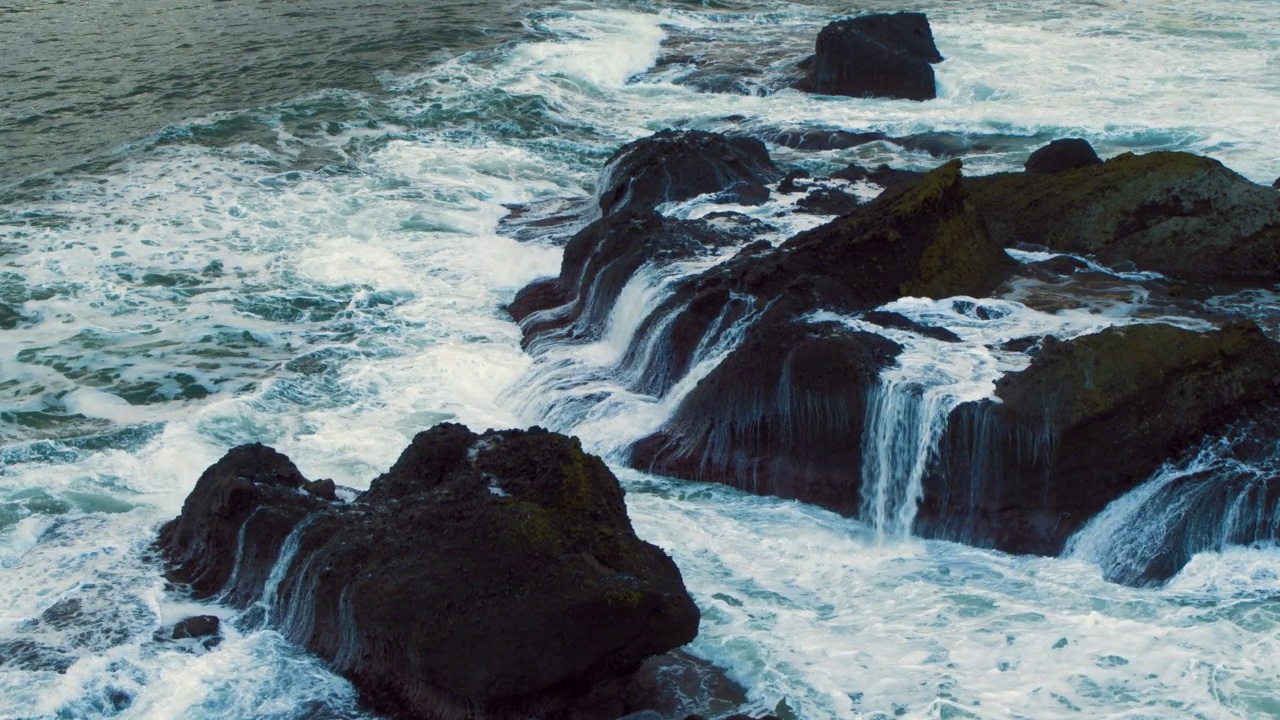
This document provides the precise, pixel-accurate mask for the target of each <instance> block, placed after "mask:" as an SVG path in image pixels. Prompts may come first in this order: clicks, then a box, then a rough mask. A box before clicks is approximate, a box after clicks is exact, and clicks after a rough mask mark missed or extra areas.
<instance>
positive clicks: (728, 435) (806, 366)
mask: <svg viewBox="0 0 1280 720" xmlns="http://www.w3.org/2000/svg"><path fill="white" fill-rule="evenodd" d="M898 350H899V348H898V346H897V345H895V344H894V343H893V342H891V341H889V340H887V339H885V338H883V337H881V336H879V335H873V334H870V333H860V332H854V331H851V330H849V329H847V328H845V327H844V326H843V325H840V324H838V323H832V322H826V323H809V322H804V321H800V320H797V319H795V318H793V317H791V313H790V312H789V311H788V310H785V309H782V308H779V309H777V310H775V311H773V312H772V313H770V314H769V315H768V316H766V317H765V318H763V319H762V320H761V321H760V322H759V323H758V324H757V325H756V326H755V327H753V328H752V332H751V333H750V335H749V337H748V338H747V340H746V341H745V342H744V343H743V344H742V345H741V346H740V347H739V348H738V349H737V350H736V351H735V352H733V354H731V355H730V356H729V357H728V358H726V359H725V360H724V362H723V363H721V364H720V366H718V367H717V368H716V369H715V371H713V372H712V373H711V374H710V375H709V376H708V377H706V378H705V379H703V380H702V382H700V383H698V385H697V387H696V388H694V390H693V391H692V392H691V393H690V394H689V396H688V397H687V398H685V400H684V402H683V403H682V404H681V406H680V409H679V410H678V411H677V412H676V415H675V417H674V418H673V419H672V421H671V422H669V423H668V424H667V425H666V426H665V427H664V428H663V429H662V430H661V431H660V432H658V433H655V434H654V435H651V436H649V437H647V438H645V439H643V440H641V441H640V442H639V443H637V444H636V445H635V447H634V448H633V449H632V457H631V464H632V465H633V466H635V467H637V468H641V469H645V470H649V471H654V472H659V473H662V474H665V475H672V476H676V477H683V478H688V479H692V480H701V481H707V482H719V483H724V484H726V485H732V486H734V487H737V488H740V489H744V490H747V491H749V492H753V493H757V494H761V495H774V496H777V497H783V498H797V499H800V500H804V501H806V502H812V503H816V504H819V505H822V506H823V507H827V508H831V509H834V510H837V511H843V512H854V511H856V510H857V506H858V490H859V481H858V477H857V473H856V471H855V472H853V473H851V472H850V468H855V469H856V468H858V467H860V466H861V444H860V441H861V437H862V421H863V417H864V415H865V408H866V396H867V392H868V390H869V389H870V388H871V387H872V386H873V385H874V383H875V381H876V378H877V377H878V376H879V373H880V370H881V369H883V368H884V367H886V366H887V365H889V364H891V363H892V362H893V358H894V357H895V356H896V355H897V353H898Z"/></svg>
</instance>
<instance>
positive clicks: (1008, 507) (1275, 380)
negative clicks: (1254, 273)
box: [919, 323, 1280, 555]
mask: <svg viewBox="0 0 1280 720" xmlns="http://www.w3.org/2000/svg"><path fill="white" fill-rule="evenodd" d="M996 395H997V397H998V398H999V402H993V401H981V402H971V403H966V404H964V405H962V406H960V408H958V409H957V410H956V411H955V412H954V413H953V414H952V417H951V419H950V422H949V426H948V430H947V433H946V436H945V437H944V440H943V443H942V448H941V450H942V452H941V455H942V457H941V461H940V462H939V464H938V468H937V471H936V472H935V473H934V474H933V475H932V476H931V478H930V479H929V480H928V481H927V484H926V490H925V500H924V502H923V504H922V505H921V509H920V515H919V519H920V522H919V528H920V529H921V530H922V531H923V532H925V533H926V534H930V535H934V536H940V537H946V538H950V539H955V540H959V541H963V542H970V543H976V544H980V545H994V546H995V547H997V548H999V549H1002V550H1006V551H1009V552H1034V553H1043V554H1051V555H1052V554H1057V553H1058V552H1060V551H1061V550H1062V547H1063V545H1064V543H1065V542H1066V540H1067V538H1068V537H1070V535H1071V534H1072V533H1074V532H1075V531H1076V530H1078V529H1079V528H1080V527H1081V526H1082V525H1083V524H1084V523H1085V522H1087V521H1088V520H1089V519H1090V518H1092V517H1093V516H1094V515H1096V514H1097V513H1099V512H1101V511H1102V509H1103V508H1104V507H1106V505H1107V504H1108V503H1110V502H1111V501H1113V500H1115V499H1117V498H1119V497H1120V496H1122V495H1124V494H1125V493H1127V492H1128V491H1130V490H1132V489H1133V488H1135V487H1137V486H1138V485H1139V484H1141V483H1142V482H1144V481H1146V480H1147V479H1148V478H1149V477H1150V476H1151V474H1152V473H1153V472H1155V471H1156V470H1157V469H1158V468H1159V467H1160V466H1161V465H1162V464H1163V463H1164V462H1166V461H1168V460H1169V459H1170V458H1172V457H1176V456H1177V455H1178V454H1179V453H1181V452H1184V451H1186V450H1188V449H1189V448H1192V447H1194V446H1196V445H1197V444H1198V443H1199V442H1201V441H1202V440H1203V439H1204V438H1205V436H1207V435H1210V434H1213V433H1216V432H1219V431H1221V430H1222V429H1223V428H1224V427H1226V426H1227V425H1228V424H1230V423H1232V422H1234V421H1236V420H1237V419H1239V418H1240V417H1241V416H1242V415H1244V414H1246V413H1249V412H1254V411H1257V410H1259V409H1260V408H1265V407H1271V406H1274V404H1275V403H1278V402H1280V344H1277V343H1276V342H1274V341H1272V340H1270V339H1268V338H1267V337H1266V336H1264V335H1263V333H1262V331H1261V330H1260V329H1259V328H1258V327H1257V325H1255V324H1253V323H1239V324H1231V325H1227V326H1225V327H1223V328H1221V329H1218V330H1214V331H1211V332H1197V331H1194V330H1187V329H1183V328H1178V327H1173V326H1170V325H1165V324H1159V323H1155V324H1144V325H1132V326H1127V327H1118V328H1111V329H1108V330H1104V331H1102V332H1099V333H1096V334H1093V335H1088V336H1085V337H1081V338H1077V339H1075V340H1072V341H1070V342H1059V341H1053V340H1051V339H1047V340H1046V341H1045V342H1044V344H1043V347H1042V350H1041V352H1040V353H1039V354H1038V355H1037V356H1036V358H1035V359H1034V360H1033V361H1032V363H1031V365H1030V367H1028V368H1027V369H1026V370H1024V371H1022V372H1019V373H1013V374H1010V375H1008V376H1006V377H1004V378H1002V379H1001V380H1000V381H999V382H998V383H997V386H996Z"/></svg>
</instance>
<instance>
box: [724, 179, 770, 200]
mask: <svg viewBox="0 0 1280 720" xmlns="http://www.w3.org/2000/svg"><path fill="white" fill-rule="evenodd" d="M716 199H717V200H719V201H720V202H722V203H737V204H739V205H763V204H765V203H767V202H769V188H767V187H765V186H764V185H761V184H760V183H754V182H740V183H738V184H737V185H734V186H733V187H731V188H729V189H728V190H725V191H724V192H722V193H720V194H719V195H718V196H717V197H716Z"/></svg>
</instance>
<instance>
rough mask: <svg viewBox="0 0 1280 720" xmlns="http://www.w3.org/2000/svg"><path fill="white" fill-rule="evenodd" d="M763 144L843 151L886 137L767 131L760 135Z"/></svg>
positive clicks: (878, 134)
mask: <svg viewBox="0 0 1280 720" xmlns="http://www.w3.org/2000/svg"><path fill="white" fill-rule="evenodd" d="M760 137H761V139H763V140H764V141H765V142H771V143H774V144H775V145H781V146H783V147H788V148H792V149H795V150H815V151H818V150H845V149H848V148H851V147H858V146H859V145H866V144H867V143H871V142H875V141H877V140H884V139H885V138H887V137H888V136H887V135H885V134H884V133H882V132H879V131H875V130H868V131H866V132H848V131H846V130H808V129H804V128H795V129H788V130H769V131H765V132H763V133H761V134H760Z"/></svg>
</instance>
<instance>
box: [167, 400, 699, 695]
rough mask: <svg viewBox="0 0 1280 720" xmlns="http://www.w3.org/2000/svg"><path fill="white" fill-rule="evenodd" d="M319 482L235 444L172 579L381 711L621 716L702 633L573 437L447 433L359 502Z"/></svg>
mask: <svg viewBox="0 0 1280 720" xmlns="http://www.w3.org/2000/svg"><path fill="white" fill-rule="evenodd" d="M306 483H307V480H306V479H305V478H304V477H303V476H302V475H301V473H299V472H298V471H297V468H296V467H294V466H293V464H292V462H290V461H289V459H288V458H286V457H285V456H283V455H281V454H279V453H277V452H275V451H273V450H271V449H270V448H266V447H264V446H261V445H248V446H242V447H239V448H235V449H233V450H231V451H230V452H228V453H227V455H226V456H225V457H224V458H222V460H220V461H219V462H218V463H216V464H215V465H213V466H212V467H210V468H209V469H208V470H206V471H205V473H204V474H203V475H202V476H201V478H200V480H199V481H198V482H197V484H196V487H195V489H194V490H193V491H192V493H191V495H190V496H189V497H188V498H187V501H186V503H185V504H184V507H183V511H182V514H181V515H180V516H179V517H178V518H177V519H175V520H173V521H171V522H170V523H168V524H166V525H165V526H164V527H163V528H162V529H161V531H160V538H159V544H160V547H161V549H162V551H163V552H164V554H165V556H166V557H167V558H168V561H169V569H170V572H169V574H170V577H171V579H172V580H174V581H175V582H178V583H184V584H187V585H188V586H189V587H190V588H191V592H192V594H193V595H194V596H196V597H200V598H207V597H212V596H214V595H218V596H219V597H221V598H222V599H223V601H224V602H227V603H228V604H231V605H233V606H236V607H241V608H247V607H250V606H251V605H255V604H257V605H259V606H261V609H262V612H263V613H264V615H265V617H266V621H267V622H268V623H269V624H271V625H272V626H274V627H276V628H278V629H279V630H280V631H281V632H282V633H284V634H285V635H286V636H287V637H289V638H290V639H292V640H293V641H295V642H298V643H299V644H301V645H303V646H304V647H306V648H307V649H309V650H310V651H312V652H314V653H316V654H317V655H319V656H320V657H322V658H324V659H325V660H326V661H327V662H329V663H330V665H332V666H333V668H334V669H335V670H336V671H338V672H340V673H342V674H344V675H346V676H347V677H348V678H350V679H351V680H352V681H353V682H354V683H355V684H356V686H357V687H359V688H360V690H361V693H362V699H363V700H364V702H366V703H367V704H368V705H369V706H370V707H372V708H374V709H377V710H379V711H382V712H386V713H389V714H391V715H393V716H405V717H423V718H449V719H452V718H464V717H477V716H480V717H488V718H516V717H523V716H524V715H527V714H529V713H532V714H534V715H537V716H539V717H546V718H570V717H572V718H595V717H599V718H607V717H616V716H617V715H620V714H622V713H623V712H625V711H626V710H628V708H626V707H624V706H622V705H621V702H620V700H616V701H615V699H616V698H618V697H620V694H621V692H622V690H623V688H625V685H626V683H627V682H628V681H629V679H630V678H631V676H632V675H633V674H634V673H635V671H636V670H637V669H638V668H639V667H640V666H641V664H642V663H643V662H644V660H645V659H646V658H649V657H652V656H656V655H660V654H662V653H665V652H667V651H669V650H671V649H673V648H675V647H678V646H681V645H683V644H685V643H687V642H689V641H691V640H692V639H693V638H694V636H695V635H696V633H697V625H698V617H699V613H698V609H697V607H696V606H695V605H694V604H693V601H692V600H691V599H690V598H689V596H688V593H687V592H686V591H685V589H684V586H683V583H682V581H681V578H680V572H679V570H678V569H677V568H676V566H675V564H674V563H673V562H672V561H671V559H670V558H669V557H668V556H667V555H666V554H665V553H663V552H662V551H661V550H660V549H658V548H656V547H654V546H652V545H650V544H648V543H645V542H643V541H641V540H640V539H638V538H637V537H636V536H635V533H634V531H633V530H632V529H631V525H630V522H629V520H628V519H627V516H626V507H625V505H624V504H623V501H622V496H623V493H622V489H621V487H620V486H619V485H618V482H617V480H616V479H615V478H614V477H613V475H612V473H610V472H609V470H608V468H607V467H606V466H605V465H604V463H603V462H602V461H601V460H600V459H599V458H596V457H593V456H590V455H587V454H586V453H584V452H583V451H582V449H581V446H580V445H579V443H578V442H577V440H576V439H571V438H566V437H564V436H562V435H558V434H555V433H550V432H547V431H545V430H541V429H538V428H534V429H532V430H529V431H518V430H513V431H504V432H496V431H490V432H488V433H485V434H484V435H476V434H475V433H472V432H471V431H469V430H467V429H466V428H465V427H462V426H459V425H450V424H446V425H439V426H436V427H435V428H432V429H431V430H428V431H426V432H423V433H420V434H419V435H418V436H417V437H415V438H414V441H413V443H412V444H411V445H410V446H409V447H408V448H407V449H406V450H405V452H404V453H403V454H402V455H401V456H400V459H399V460H397V462H396V463H395V465H394V466H393V467H392V468H391V469H390V470H389V471H388V472H387V473H385V474H383V475H382V476H380V477H379V478H377V479H375V480H374V481H373V483H372V484H371V486H370V488H369V490H368V491H366V492H365V493H363V494H362V495H360V496H359V497H358V498H356V500H355V501H354V502H351V503H342V502H340V501H339V502H331V501H326V500H323V499H321V498H318V497H315V496H314V495H311V494H309V493H307V492H305V491H303V490H302V488H303V487H304V486H305V485H306Z"/></svg>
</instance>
